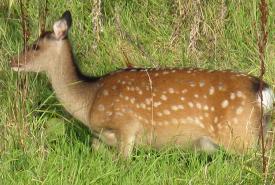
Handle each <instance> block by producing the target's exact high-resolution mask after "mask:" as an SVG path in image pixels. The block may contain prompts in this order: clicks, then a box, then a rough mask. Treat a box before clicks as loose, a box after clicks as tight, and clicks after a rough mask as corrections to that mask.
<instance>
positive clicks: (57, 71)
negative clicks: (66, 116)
mask: <svg viewBox="0 0 275 185" xmlns="http://www.w3.org/2000/svg"><path fill="white" fill-rule="evenodd" d="M58 56H59V57H57V58H56V61H54V63H55V64H56V65H55V67H54V68H51V70H49V71H48V72H47V74H48V77H49V78H50V80H51V83H52V87H53V89H54V91H55V93H56V96H57V98H58V99H59V101H60V102H61V104H62V105H63V106H64V107H65V109H66V110H67V111H68V112H69V113H70V114H71V115H73V116H74V117H75V118H77V119H78V120H80V121H81V122H83V123H84V124H85V125H86V126H88V127H89V125H90V121H89V120H90V118H89V112H90V108H91V105H92V103H93V100H94V96H95V94H96V91H97V82H87V81H84V80H83V79H82V78H80V76H79V75H80V74H79V71H78V68H77V66H76V64H75V63H74V61H73V55H72V52H71V51H69V52H63V53H60V54H59V55H58Z"/></svg>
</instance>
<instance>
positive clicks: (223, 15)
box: [220, 0, 227, 23]
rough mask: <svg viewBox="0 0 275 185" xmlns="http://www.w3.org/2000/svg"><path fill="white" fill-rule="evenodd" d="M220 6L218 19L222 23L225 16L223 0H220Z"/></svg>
mask: <svg viewBox="0 0 275 185" xmlns="http://www.w3.org/2000/svg"><path fill="white" fill-rule="evenodd" d="M220 8H221V9H220V20H221V22H222V23H224V20H225V17H226V15H227V6H226V3H225V0H222V2H221V6H220Z"/></svg>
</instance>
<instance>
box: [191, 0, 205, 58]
mask: <svg viewBox="0 0 275 185" xmlns="http://www.w3.org/2000/svg"><path fill="white" fill-rule="evenodd" d="M200 4H201V2H200V0H195V1H193V6H194V11H195V15H194V19H193V22H192V24H191V31H190V36H189V45H188V48H187V54H188V55H192V54H195V53H196V51H197V48H196V46H197V41H198V39H199V36H200V33H199V31H200V30H199V29H200V24H201V22H202V13H201V10H200Z"/></svg>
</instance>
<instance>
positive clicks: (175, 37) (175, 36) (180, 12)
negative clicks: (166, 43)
mask: <svg viewBox="0 0 275 185" xmlns="http://www.w3.org/2000/svg"><path fill="white" fill-rule="evenodd" d="M174 2H175V6H176V7H177V13H176V14H175V16H176V17H175V21H174V26H173V27H174V29H173V33H172V35H171V37H170V48H171V47H174V46H175V45H176V43H177V42H178V41H179V39H180V35H181V28H182V25H183V22H184V20H185V18H186V13H187V8H186V7H188V4H189V2H190V1H188V4H187V5H186V7H184V6H183V2H182V1H181V0H176V1H174Z"/></svg>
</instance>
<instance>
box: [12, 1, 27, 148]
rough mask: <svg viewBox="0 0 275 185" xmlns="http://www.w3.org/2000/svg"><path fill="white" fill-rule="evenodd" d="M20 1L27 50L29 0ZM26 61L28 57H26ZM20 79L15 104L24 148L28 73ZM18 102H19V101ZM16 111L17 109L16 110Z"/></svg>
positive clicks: (20, 76) (25, 48)
mask: <svg viewBox="0 0 275 185" xmlns="http://www.w3.org/2000/svg"><path fill="white" fill-rule="evenodd" d="M19 3H20V11H21V26H22V36H23V42H24V51H26V50H27V44H28V40H29V37H30V30H29V25H28V14H27V8H26V7H27V6H28V3H29V1H28V0H26V1H23V0H19ZM25 61H26V57H25ZM18 77H19V80H18V81H17V88H18V89H19V91H17V93H18V95H17V97H20V100H19V105H15V106H16V109H15V110H18V111H20V114H17V116H16V119H17V122H18V123H20V126H19V127H18V133H19V137H20V138H19V143H20V144H21V146H22V147H23V148H24V140H25V137H26V135H27V133H28V131H29V129H28V125H27V124H25V123H26V115H27V113H26V100H27V95H28V79H27V76H26V75H24V74H23V75H22V74H19V75H18ZM17 103H18V102H17ZM15 112H16V111H15Z"/></svg>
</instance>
